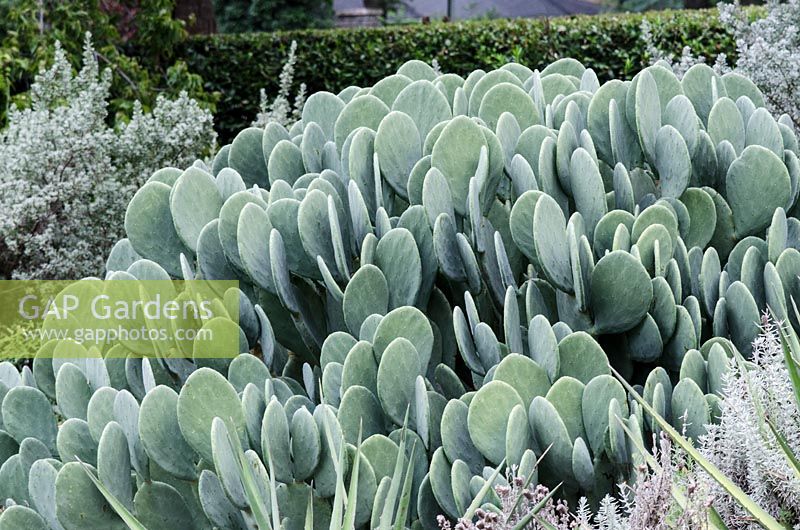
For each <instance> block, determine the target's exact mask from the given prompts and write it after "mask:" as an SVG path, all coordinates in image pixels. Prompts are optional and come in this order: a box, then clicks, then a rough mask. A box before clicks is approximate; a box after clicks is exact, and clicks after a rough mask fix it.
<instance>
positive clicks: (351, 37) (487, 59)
mask: <svg viewBox="0 0 800 530" xmlns="http://www.w3.org/2000/svg"><path fill="white" fill-rule="evenodd" d="M644 18H646V19H647V20H649V21H650V22H651V24H652V26H653V32H654V34H655V37H656V41H657V43H658V44H659V45H661V47H663V48H664V49H665V50H667V51H674V52H676V53H680V51H681V49H682V48H683V47H684V46H691V47H692V48H693V49H694V50H695V52H696V53H697V54H698V55H705V56H709V57H713V56H716V55H717V54H719V53H720V52H725V53H727V54H729V55H733V54H734V53H735V49H736V48H735V45H734V43H733V40H732V38H731V37H730V35H728V33H727V32H726V30H725V28H724V27H723V26H722V25H721V24H720V22H719V20H718V18H717V12H716V10H705V11H663V12H658V13H648V14H644V15H642V14H609V15H601V16H575V17H565V18H555V19H517V20H491V21H480V22H458V23H435V24H414V25H407V26H393V27H385V28H361V29H348V30H311V31H290V32H279V33H250V34H235V35H234V34H231V35H213V36H198V37H192V38H191V39H189V40H188V41H187V43H186V45H185V48H184V57H185V60H186V62H187V64H188V65H189V69H190V70H191V71H192V72H196V73H198V74H199V75H200V76H202V78H203V80H204V82H205V88H206V90H208V91H219V92H221V93H222V99H221V101H220V103H219V107H218V114H217V124H218V130H219V131H220V133H221V137H222V139H223V140H225V141H228V140H231V139H232V137H233V135H234V133H235V132H236V131H238V130H239V129H241V128H242V127H244V126H246V125H247V124H249V123H250V121H251V120H252V119H253V117H254V115H255V112H256V110H257V108H258V101H259V90H260V89H261V88H266V90H267V92H268V93H272V94H274V93H276V92H277V85H278V74H279V73H280V69H281V66H282V64H283V62H284V60H285V57H286V54H287V51H288V49H289V45H290V44H291V42H292V40H296V41H297V43H298V50H297V54H298V58H299V59H298V64H297V67H296V69H295V79H296V81H297V82H304V83H306V84H307V85H308V90H309V92H310V93H313V92H316V91H319V90H328V91H331V92H338V91H339V90H341V89H343V88H345V87H347V86H349V85H358V86H368V85H371V84H373V83H375V82H376V81H377V80H379V79H381V78H383V77H385V76H386V75H389V74H390V73H392V72H394V71H396V70H397V68H398V67H399V66H400V65H401V64H402V63H403V62H405V61H406V60H409V59H421V60H424V61H430V60H432V59H434V58H435V59H436V60H437V61H439V64H440V65H441V67H442V70H443V71H446V72H453V73H458V74H466V73H468V72H470V71H472V70H475V69H477V68H483V69H489V68H495V67H497V66H499V65H501V64H503V63H504V62H507V61H509V60H515V61H519V62H523V63H525V64H528V65H530V66H531V67H541V66H543V65H546V64H547V63H549V62H551V61H553V60H554V59H557V58H559V57H574V58H576V59H578V60H580V61H583V62H585V63H587V64H591V65H593V67H594V69H595V71H596V72H597V74H598V76H599V77H600V78H601V80H606V79H611V78H614V77H629V76H630V74H631V73H632V72H634V71H636V70H638V69H640V68H642V67H643V66H646V65H647V64H648V61H647V58H646V52H645V47H644V45H643V43H642V42H641V40H640V39H639V33H640V31H639V27H640V25H641V22H642V20H643V19H644Z"/></svg>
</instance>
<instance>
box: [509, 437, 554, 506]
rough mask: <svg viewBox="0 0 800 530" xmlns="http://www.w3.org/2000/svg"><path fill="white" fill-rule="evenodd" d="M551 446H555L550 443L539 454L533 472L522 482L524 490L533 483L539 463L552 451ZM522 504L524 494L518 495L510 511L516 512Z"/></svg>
mask: <svg viewBox="0 0 800 530" xmlns="http://www.w3.org/2000/svg"><path fill="white" fill-rule="evenodd" d="M551 447H553V444H550V445H548V446H547V449H545V450H544V451H542V454H541V455H540V456H539V458H537V459H536V463H535V464H534V466H533V469H531V472H530V473H528V476H527V477H525V482H524V483H523V484H522V489H523V490H524V489H527V487H528V486H530V485H531V482H533V474H534V473H536V470H537V469H539V464H541V463H542V459H543V458H544V456H545V455H546V454H547V453H548V452H550V448H551ZM520 504H522V496H519V497H517V500H516V501H515V502H514V507H513V508H511V511H510V512H509V513H514V512H516V511H517V508H519V505H520Z"/></svg>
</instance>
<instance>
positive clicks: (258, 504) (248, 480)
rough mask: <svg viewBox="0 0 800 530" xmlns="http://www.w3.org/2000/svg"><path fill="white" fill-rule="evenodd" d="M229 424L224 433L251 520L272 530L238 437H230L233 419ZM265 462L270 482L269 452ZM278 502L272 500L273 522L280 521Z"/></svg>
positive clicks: (270, 459) (272, 489)
mask: <svg viewBox="0 0 800 530" xmlns="http://www.w3.org/2000/svg"><path fill="white" fill-rule="evenodd" d="M230 421H231V422H230V423H229V424H226V425H225V427H226V429H225V430H226V431H228V443H229V444H230V445H231V448H232V449H233V454H234V456H235V457H236V461H237V462H238V463H239V469H241V470H242V486H244V492H245V495H246V496H247V504H249V505H250V509H251V510H252V512H253V518H254V519H255V520H256V525H258V528H259V529H261V530H272V525H271V524H270V523H269V514H268V513H267V512H268V511H267V507H266V506H265V505H264V502H263V499H262V498H261V492H260V491H259V487H258V485H257V484H256V478H255V476H254V475H253V470H252V469H250V462H249V461H248V460H247V457H246V456H245V454H244V451H242V444H241V442H240V441H239V437H238V436H235V437H234V436H233V435H231V430H230V429H228V428H227V427H228V425H234V423H233V418H231V420H230ZM234 432H236V431H235V430H234ZM267 461H268V464H269V470H268V473H269V475H270V479H271V480H272V476H273V473H272V457H271V456H270V454H269V452H267ZM273 486H274V480H273V481H272V484H270V490H271V493H272V495H273V497H274V496H275V494H274V491H275V490H274V488H273ZM277 510H278V502H277V499H273V505H272V516H273V518H274V520H276V521H280V518H279V516H278V511H277ZM275 528H280V526H276V527H275Z"/></svg>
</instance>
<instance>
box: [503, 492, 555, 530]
mask: <svg viewBox="0 0 800 530" xmlns="http://www.w3.org/2000/svg"><path fill="white" fill-rule="evenodd" d="M561 484H563V482H562V483H560V484H559V485H558V486H556V487H555V488H553V489H552V490H550V492H549V493H548V494H547V495H545V496H544V498H543V499H542V500H540V501H539V502H537V503H536V506H534V507H533V508H531V511H529V512H528V513H527V514H525V516H524V517H523V518H522V519H520V520H519V521H518V522H517V524H515V525H514V526H513V527H512V528H511V530H524V529H525V527H527V526H528V523H530V522H531V521H532V520H533V518H534V517H536V514H537V513H539V511H540V510H541V509H542V508H544V506H545V505H546V504H547V501H549V500H550V499H552V498H553V495H555V494H556V491H558V488H560V487H561Z"/></svg>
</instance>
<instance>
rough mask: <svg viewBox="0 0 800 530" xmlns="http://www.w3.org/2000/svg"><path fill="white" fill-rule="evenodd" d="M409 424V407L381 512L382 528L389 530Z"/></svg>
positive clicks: (404, 454)
mask: <svg viewBox="0 0 800 530" xmlns="http://www.w3.org/2000/svg"><path fill="white" fill-rule="evenodd" d="M407 425H408V408H406V417H405V419H404V420H403V430H401V431H400V448H399V450H398V451H397V460H395V463H394V472H393V473H392V482H391V486H389V492H388V493H387V494H386V502H385V504H384V505H383V511H382V512H381V519H380V530H389V528H391V526H392V516H393V515H394V504H395V501H396V499H397V495H398V493H399V491H400V478H401V477H402V476H403V461H404V460H405V457H406V426H407Z"/></svg>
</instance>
